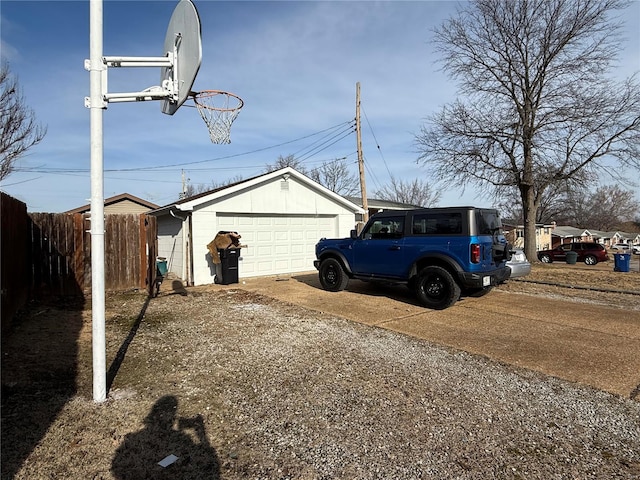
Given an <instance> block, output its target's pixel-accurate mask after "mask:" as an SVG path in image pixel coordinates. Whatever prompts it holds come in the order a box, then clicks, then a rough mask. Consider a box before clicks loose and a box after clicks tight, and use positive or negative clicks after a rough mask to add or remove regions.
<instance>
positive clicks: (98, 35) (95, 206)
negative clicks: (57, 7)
mask: <svg viewBox="0 0 640 480" xmlns="http://www.w3.org/2000/svg"><path fill="white" fill-rule="evenodd" d="M89 6H90V8H89V17H90V31H89V36H90V39H89V52H90V64H91V65H90V71H89V79H90V84H91V85H90V95H91V105H90V112H91V308H92V310H91V320H92V335H93V337H92V342H93V400H94V401H95V402H104V401H105V400H106V399H107V368H106V346H105V344H106V342H105V282H104V185H103V182H104V163H103V153H104V152H103V135H102V120H103V112H102V110H103V108H104V103H103V102H104V101H103V98H102V93H103V92H102V75H103V70H104V68H106V67H105V66H104V64H103V61H102V0H90V4H89Z"/></svg>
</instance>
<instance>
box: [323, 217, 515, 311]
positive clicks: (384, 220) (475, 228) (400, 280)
mask: <svg viewBox="0 0 640 480" xmlns="http://www.w3.org/2000/svg"><path fill="white" fill-rule="evenodd" d="M510 250H511V249H510V246H509V245H508V244H507V241H506V239H505V237H504V235H503V233H502V223H501V221H500V217H499V215H498V212H497V211H496V210H494V209H486V208H475V207H447V208H424V209H415V210H400V211H398V210H394V211H385V212H380V213H377V214H375V215H373V216H372V217H371V218H370V219H369V221H368V222H367V224H366V225H365V226H364V228H363V229H362V231H361V232H360V233H359V234H358V233H357V231H356V230H352V231H351V236H350V238H343V239H326V238H322V239H320V241H319V242H318V243H317V244H316V260H315V261H314V262H313V263H314V266H315V267H316V268H317V269H318V272H319V276H320V283H321V285H322V288H324V289H325V290H329V291H333V292H337V291H340V290H344V289H345V288H346V287H347V284H348V283H349V279H358V280H364V281H377V282H385V283H392V284H404V285H407V286H408V287H409V288H410V289H411V290H413V291H414V292H415V293H416V295H417V297H418V299H419V300H420V302H421V303H422V304H423V305H424V306H426V307H429V308H432V309H436V310H442V309H445V308H448V307H450V306H451V305H453V304H454V303H455V302H456V301H457V300H458V299H459V298H460V295H461V294H465V295H472V296H480V295H484V294H486V293H487V292H489V291H490V290H491V288H492V287H493V286H495V285H498V284H500V283H502V282H504V281H505V280H507V279H508V278H509V268H508V267H507V266H506V262H507V261H508V260H509V258H510Z"/></svg>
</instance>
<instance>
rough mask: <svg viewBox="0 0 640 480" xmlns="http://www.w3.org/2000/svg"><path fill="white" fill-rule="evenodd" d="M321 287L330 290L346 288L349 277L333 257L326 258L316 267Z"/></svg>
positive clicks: (336, 290)
mask: <svg viewBox="0 0 640 480" xmlns="http://www.w3.org/2000/svg"><path fill="white" fill-rule="evenodd" d="M318 272H319V276H320V284H321V285H322V288H324V289H325V290H328V291H330V292H339V291H341V290H344V289H345V288H347V284H348V283H349V277H348V276H347V272H345V271H344V269H343V268H342V264H341V263H340V262H339V261H338V260H336V259H335V258H326V259H324V260H322V263H320V268H319V269H318Z"/></svg>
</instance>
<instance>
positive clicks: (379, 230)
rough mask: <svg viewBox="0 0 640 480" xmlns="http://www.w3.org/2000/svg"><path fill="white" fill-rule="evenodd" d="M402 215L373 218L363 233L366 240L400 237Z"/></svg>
mask: <svg viewBox="0 0 640 480" xmlns="http://www.w3.org/2000/svg"><path fill="white" fill-rule="evenodd" d="M403 233H404V217H385V218H380V219H378V220H375V221H374V222H372V223H371V224H369V227H368V228H367V230H366V231H365V232H364V234H363V238H365V239H366V240H370V239H374V240H376V239H377V240H380V239H392V238H402V236H403Z"/></svg>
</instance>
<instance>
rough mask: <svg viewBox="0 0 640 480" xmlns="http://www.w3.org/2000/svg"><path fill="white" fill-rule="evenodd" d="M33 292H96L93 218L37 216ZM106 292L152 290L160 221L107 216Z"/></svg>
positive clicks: (34, 216) (33, 221)
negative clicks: (93, 279) (94, 282)
mask: <svg viewBox="0 0 640 480" xmlns="http://www.w3.org/2000/svg"><path fill="white" fill-rule="evenodd" d="M29 217H30V218H31V232H30V233H31V245H32V259H31V269H32V289H33V291H34V292H35V293H36V294H42V293H51V294H57V295H70V294H71V295H72V294H77V293H83V292H89V291H90V290H91V234H90V233H89V229H90V223H89V215H88V214H80V213H76V214H57V213H31V214H29ZM104 244H105V288H106V289H107V290H129V289H135V288H139V289H147V290H148V291H151V285H152V283H153V280H154V278H155V257H156V252H157V224H156V218H155V217H152V216H147V215H144V214H143V215H136V214H119V215H107V216H106V217H105V237H104Z"/></svg>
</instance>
